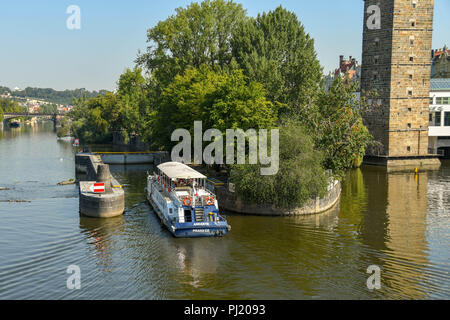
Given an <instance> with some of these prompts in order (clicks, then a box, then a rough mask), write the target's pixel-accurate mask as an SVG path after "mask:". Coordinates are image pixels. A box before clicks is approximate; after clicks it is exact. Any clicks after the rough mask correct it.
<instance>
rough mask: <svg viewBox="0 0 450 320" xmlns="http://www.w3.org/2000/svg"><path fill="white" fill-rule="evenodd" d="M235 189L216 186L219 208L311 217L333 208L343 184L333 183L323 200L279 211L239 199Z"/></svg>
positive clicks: (260, 214)
mask: <svg viewBox="0 0 450 320" xmlns="http://www.w3.org/2000/svg"><path fill="white" fill-rule="evenodd" d="M230 189H231V190H233V187H232V186H231V188H230V185H228V186H216V187H215V192H216V196H217V201H218V202H219V208H220V209H225V210H227V211H231V212H236V213H239V214H248V215H259V216H293V215H310V214H318V213H322V212H325V211H327V210H329V209H331V208H333V207H334V206H335V205H336V204H337V203H338V200H339V198H340V195H341V183H340V182H339V181H337V180H334V181H332V182H331V183H330V184H329V186H328V194H327V195H326V196H324V197H323V198H319V197H317V198H315V199H311V200H309V201H308V202H307V203H306V204H305V205H304V206H302V207H298V208H292V209H279V208H276V207H274V206H272V205H265V204H251V203H248V202H246V201H243V200H242V199H239V197H238V196H237V194H236V193H235V192H233V191H230Z"/></svg>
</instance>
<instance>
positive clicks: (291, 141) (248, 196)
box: [231, 120, 329, 209]
mask: <svg viewBox="0 0 450 320" xmlns="http://www.w3.org/2000/svg"><path fill="white" fill-rule="evenodd" d="M279 130H280V150H279V151H280V167H279V171H278V173H277V174H275V175H272V176H263V175H261V173H260V167H261V165H234V166H233V167H232V170H231V180H232V181H233V183H234V184H235V190H236V192H237V194H239V196H240V197H242V198H243V199H245V200H247V201H250V202H252V203H257V204H267V203H270V204H273V205H274V206H275V207H277V208H287V209H290V208H294V207H297V206H301V205H303V204H304V203H305V202H306V201H307V200H309V199H311V198H313V197H316V196H322V195H324V194H325V193H326V190H327V185H328V181H329V176H328V175H327V174H326V171H325V169H324V168H323V166H322V160H323V155H322V153H321V152H320V151H318V150H316V149H315V148H314V142H313V139H312V137H311V136H310V135H309V134H307V132H306V131H305V130H304V129H303V128H302V127H301V125H300V124H299V123H297V122H295V121H292V120H287V121H284V122H283V124H282V125H281V126H280V128H279Z"/></svg>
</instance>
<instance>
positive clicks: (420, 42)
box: [361, 0, 439, 168]
mask: <svg viewBox="0 0 450 320" xmlns="http://www.w3.org/2000/svg"><path fill="white" fill-rule="evenodd" d="M433 10H434V0H365V3H364V32H363V54H362V70H361V91H362V93H363V95H364V92H366V95H367V92H369V91H371V92H374V91H376V92H377V96H376V97H371V99H368V102H369V103H370V105H371V107H370V108H369V110H368V112H367V113H366V114H365V116H364V122H365V124H366V125H367V127H368V128H369V130H370V132H371V133H372V135H373V136H374V137H375V139H376V140H377V141H379V142H380V143H381V145H382V147H379V148H376V149H374V150H372V151H370V153H369V154H368V157H366V162H368V163H371V162H373V163H377V164H383V165H387V166H388V168H389V167H392V168H393V167H407V166H412V167H420V166H436V165H439V160H438V159H437V158H436V156H433V155H430V154H429V153H428V122H429V113H430V109H429V104H430V96H429V90H430V72H431V46H432V35H433ZM367 98H369V96H368V95H367Z"/></svg>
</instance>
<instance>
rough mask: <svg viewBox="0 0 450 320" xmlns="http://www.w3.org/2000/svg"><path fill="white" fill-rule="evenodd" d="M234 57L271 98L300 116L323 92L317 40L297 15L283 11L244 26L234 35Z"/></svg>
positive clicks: (258, 18)
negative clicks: (301, 108) (312, 97)
mask: <svg viewBox="0 0 450 320" xmlns="http://www.w3.org/2000/svg"><path fill="white" fill-rule="evenodd" d="M232 50H233V56H234V57H235V59H236V61H237V62H238V64H239V67H240V68H242V69H243V70H245V74H246V75H248V76H249V77H250V78H251V79H254V80H256V81H258V82H261V83H262V84H264V87H265V88H266V90H267V92H268V93H269V98H270V99H271V100H272V101H273V102H275V101H278V102H280V103H282V104H283V105H285V106H286V110H281V111H285V112H289V111H290V112H294V113H295V112H298V111H299V105H302V104H304V103H305V102H306V101H308V98H309V97H310V96H311V95H313V94H314V93H315V92H317V90H318V89H319V84H320V82H321V78H322V68H321V66H320V63H319V61H318V59H317V55H316V52H315V50H314V40H313V39H312V38H311V37H310V36H309V34H307V33H306V32H305V30H304V27H303V25H302V24H301V23H300V22H299V21H298V19H297V16H296V15H295V14H294V13H293V12H289V11H288V10H286V9H283V8H282V7H278V8H276V9H275V10H274V11H270V12H268V13H263V14H258V16H257V17H256V18H251V19H248V20H247V21H246V22H245V23H242V24H240V25H239V27H238V28H237V30H236V32H235V33H234V34H233V38H232Z"/></svg>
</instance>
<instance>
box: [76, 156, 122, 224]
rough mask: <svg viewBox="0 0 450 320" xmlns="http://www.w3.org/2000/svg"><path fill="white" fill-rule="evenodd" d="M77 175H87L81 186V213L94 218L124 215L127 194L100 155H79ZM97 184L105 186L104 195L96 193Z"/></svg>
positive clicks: (80, 183) (77, 158) (80, 182)
mask: <svg viewBox="0 0 450 320" xmlns="http://www.w3.org/2000/svg"><path fill="white" fill-rule="evenodd" d="M75 166H76V171H77V173H83V174H85V175H86V178H85V179H86V181H79V185H80V200H79V205H80V213H81V214H82V215H85V216H88V217H93V218H110V217H115V216H119V215H121V214H123V212H124V210H125V192H124V191H123V189H122V186H121V185H120V184H119V182H118V181H117V180H116V179H115V178H114V177H113V176H112V175H111V173H110V171H109V165H107V164H104V163H103V162H102V160H101V158H100V156H98V155H93V154H88V153H78V154H77V155H76V156H75ZM96 182H102V183H104V184H105V192H104V193H94V192H93V185H94V183H96Z"/></svg>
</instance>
